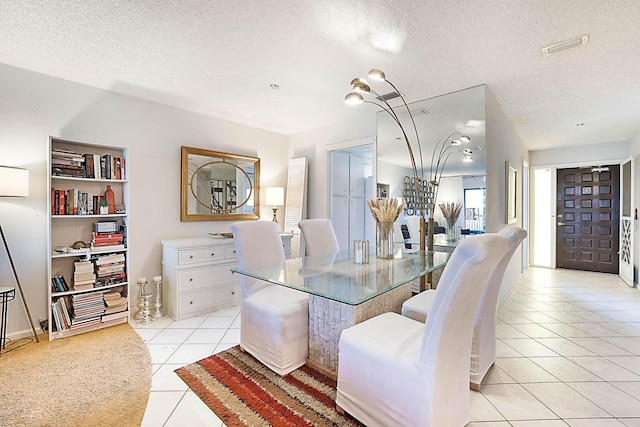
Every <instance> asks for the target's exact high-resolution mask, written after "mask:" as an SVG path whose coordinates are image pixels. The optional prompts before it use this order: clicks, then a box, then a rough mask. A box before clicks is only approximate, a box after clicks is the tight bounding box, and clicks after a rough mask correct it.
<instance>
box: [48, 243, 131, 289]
mask: <svg viewBox="0 0 640 427" xmlns="http://www.w3.org/2000/svg"><path fill="white" fill-rule="evenodd" d="M126 280H127V278H126V273H125V255H124V253H122V252H120V253H105V254H94V255H93V256H92V257H91V258H90V259H88V260H82V261H76V262H74V263H73V282H72V284H73V290H74V291H88V290H92V289H96V288H101V287H104V286H108V285H114V284H120V283H124V282H126ZM51 290H52V292H54V293H56V292H67V291H70V290H72V289H71V287H70V286H69V284H68V283H67V280H66V279H65V277H64V275H62V274H60V275H55V276H53V277H52V278H51Z"/></svg>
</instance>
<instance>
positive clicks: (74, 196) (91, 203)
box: [51, 187, 124, 215]
mask: <svg viewBox="0 0 640 427" xmlns="http://www.w3.org/2000/svg"><path fill="white" fill-rule="evenodd" d="M103 203H105V197H104V195H102V194H93V193H83V192H82V191H80V190H78V189H77V188H70V189H68V190H62V189H57V188H55V187H51V215H99V214H100V205H101V204H103ZM105 206H106V205H105ZM119 213H124V212H119Z"/></svg>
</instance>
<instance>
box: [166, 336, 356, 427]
mask: <svg viewBox="0 0 640 427" xmlns="http://www.w3.org/2000/svg"><path fill="white" fill-rule="evenodd" d="M175 372H176V374H178V376H179V377H180V378H182V380H183V381H184V382H185V383H187V385H188V386H189V387H190V388H191V390H193V392H194V393H195V394H196V395H198V397H200V399H202V401H203V402H204V403H205V404H206V405H207V406H208V407H209V408H211V410H212V411H213V412H215V414H216V415H217V416H218V418H220V419H221V420H222V421H223V422H224V423H225V424H226V425H227V426H228V427H236V426H296V427H297V426H361V425H362V424H360V423H359V422H358V421H356V420H354V419H353V418H352V417H350V416H349V415H348V414H340V413H338V412H337V411H336V409H335V398H336V382H335V380H333V379H331V378H329V377H327V376H325V375H323V374H321V373H320V372H318V371H316V370H314V369H312V368H310V367H308V366H306V365H305V366H303V367H301V368H299V369H296V370H295V371H293V372H292V373H290V374H289V375H286V376H284V377H281V376H280V375H278V374H276V373H274V372H272V371H271V370H269V369H268V368H266V367H265V366H264V365H262V364H261V363H260V362H258V361H257V360H256V359H255V358H254V357H253V356H251V355H250V354H248V353H245V352H243V351H242V350H240V347H239V346H235V347H232V348H230V349H228V350H225V351H223V352H220V353H218V354H215V355H213V356H210V357H207V358H206V359H202V360H200V361H198V362H195V363H192V364H190V365H186V366H184V367H182V368H179V369H176V371H175Z"/></svg>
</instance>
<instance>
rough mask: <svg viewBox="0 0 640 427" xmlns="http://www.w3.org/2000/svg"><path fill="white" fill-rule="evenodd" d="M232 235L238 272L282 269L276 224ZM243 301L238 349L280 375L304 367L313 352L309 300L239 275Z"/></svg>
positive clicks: (245, 225)
mask: <svg viewBox="0 0 640 427" xmlns="http://www.w3.org/2000/svg"><path fill="white" fill-rule="evenodd" d="M231 231H232V232H233V237H234V240H235V244H236V252H237V253H238V266H239V268H240V269H243V268H260V267H267V266H271V265H273V266H275V267H274V268H281V267H280V266H281V265H282V264H284V262H285V257H284V249H283V248H282V240H281V238H280V233H279V230H278V224H277V223H275V222H272V221H243V222H236V223H233V224H232V225H231ZM240 296H241V302H240V347H241V348H242V349H243V350H245V351H247V352H248V353H250V354H251V355H253V356H254V357H255V358H256V359H258V360H259V361H260V362H262V363H263V364H264V365H266V366H267V367H268V368H269V369H271V370H272V371H274V372H276V373H278V374H280V375H286V374H288V373H289V372H291V371H293V370H294V369H297V368H299V367H300V366H302V365H304V363H305V362H306V360H307V355H308V352H309V297H308V295H307V294H305V293H303V292H300V291H296V290H293V289H289V288H285V287H282V286H279V285H274V284H270V283H267V282H264V281H260V280H255V279H252V278H250V277H247V276H243V275H240Z"/></svg>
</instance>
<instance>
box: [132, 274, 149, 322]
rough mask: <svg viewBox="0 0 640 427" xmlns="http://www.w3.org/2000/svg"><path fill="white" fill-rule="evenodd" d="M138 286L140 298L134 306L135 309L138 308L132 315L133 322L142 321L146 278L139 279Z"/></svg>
mask: <svg viewBox="0 0 640 427" xmlns="http://www.w3.org/2000/svg"><path fill="white" fill-rule="evenodd" d="M138 286H140V297H139V298H138V304H137V305H136V307H138V311H137V312H136V314H134V315H133V318H134V319H135V320H140V319H142V316H143V313H142V312H143V311H144V295H145V292H144V287H145V286H147V278H146V277H141V278H139V279H138Z"/></svg>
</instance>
